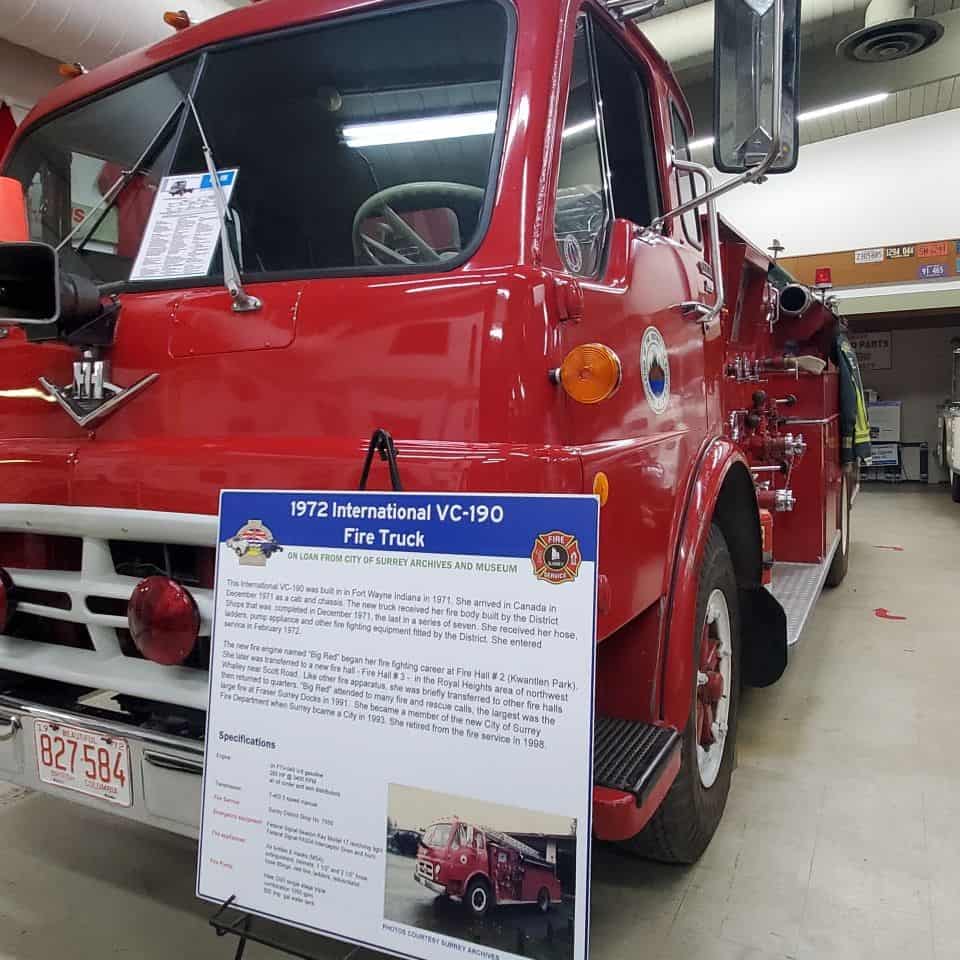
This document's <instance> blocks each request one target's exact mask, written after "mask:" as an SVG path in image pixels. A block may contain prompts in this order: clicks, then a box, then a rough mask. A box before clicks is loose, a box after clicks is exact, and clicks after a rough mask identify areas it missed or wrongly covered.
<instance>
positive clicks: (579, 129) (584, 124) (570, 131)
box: [562, 117, 597, 140]
mask: <svg viewBox="0 0 960 960" xmlns="http://www.w3.org/2000/svg"><path fill="white" fill-rule="evenodd" d="M596 125H597V120H596V117H590V119H589V120H581V121H580V122H579V123H573V124H571V125H570V126H569V127H564V128H563V136H562V139H564V140H566V139H567V137H575V136H576V135H577V134H578V133H583V132H584V131H585V130H593V129H594V128H595V127H596Z"/></svg>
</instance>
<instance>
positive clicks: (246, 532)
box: [224, 520, 283, 567]
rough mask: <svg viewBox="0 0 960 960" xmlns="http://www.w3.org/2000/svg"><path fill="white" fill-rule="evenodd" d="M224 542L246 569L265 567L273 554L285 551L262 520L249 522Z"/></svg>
mask: <svg viewBox="0 0 960 960" xmlns="http://www.w3.org/2000/svg"><path fill="white" fill-rule="evenodd" d="M224 542H225V543H226V545H227V546H228V547H229V548H230V549H231V550H232V551H233V552H234V553H235V554H236V555H237V556H238V557H239V558H240V565H241V566H244V567H264V566H266V564H267V560H269V559H270V557H271V555H272V554H274V553H276V552H277V551H278V550H282V549H283V547H281V546H280V544H279V543H277V541H276V540H275V539H274V536H273V533H271V531H270V528H269V527H267V526H265V525H264V523H263V521H262V520H248V521H247V522H246V523H245V524H244V525H243V526H242V527H241V528H240V529H239V530H238V531H237V532H236V533H235V534H234V535H233V536H232V537H230V539H229V540H226V541H224Z"/></svg>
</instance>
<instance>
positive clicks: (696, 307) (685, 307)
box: [670, 300, 715, 323]
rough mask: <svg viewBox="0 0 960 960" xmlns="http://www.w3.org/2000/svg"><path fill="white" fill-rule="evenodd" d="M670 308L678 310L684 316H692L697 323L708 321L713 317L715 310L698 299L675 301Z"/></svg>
mask: <svg viewBox="0 0 960 960" xmlns="http://www.w3.org/2000/svg"><path fill="white" fill-rule="evenodd" d="M670 309H671V310H679V311H680V313H682V314H683V316H684V317H692V318H693V319H694V320H696V321H697V323H704V322H707V323H708V322H709V321H710V320H712V319H713V316H714V310H715V308H714V307H711V306H710V305H709V304H707V303H701V302H700V301H699V300H684V301H682V302H681V303H675V304H674V305H673V306H672V307H671V308H670ZM708 318H709V319H708Z"/></svg>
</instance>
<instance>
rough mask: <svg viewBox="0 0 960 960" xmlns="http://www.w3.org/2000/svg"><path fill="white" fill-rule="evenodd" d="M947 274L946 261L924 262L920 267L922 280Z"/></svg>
mask: <svg viewBox="0 0 960 960" xmlns="http://www.w3.org/2000/svg"><path fill="white" fill-rule="evenodd" d="M946 275H947V265H946V264H945V263H924V264H923V265H922V266H921V267H920V279H921V280H937V279H939V278H940V277H945V276H946Z"/></svg>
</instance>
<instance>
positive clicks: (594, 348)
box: [551, 343, 623, 403]
mask: <svg viewBox="0 0 960 960" xmlns="http://www.w3.org/2000/svg"><path fill="white" fill-rule="evenodd" d="M551 378H552V379H553V380H554V382H556V383H559V384H560V386H561V387H563V389H564V390H565V391H566V392H567V394H568V395H569V396H570V397H571V398H572V399H574V400H576V401H577V403H599V402H600V401H601V400H606V399H607V397H612V396H613V395H614V394H615V393H616V392H617V390H618V389H619V388H620V381H621V380H622V379H623V367H622V366H621V364H620V358H619V357H618V356H617V355H616V354H615V353H614V352H613V351H612V350H611V349H610V348H609V347H605V346H604V345H603V344H602V343H584V344H581V345H580V346H579V347H574V348H573V349H572V350H571V351H570V352H569V353H568V354H567V355H566V357H564V359H563V363H562V364H561V365H560V367H559V368H558V369H556V370H554V371H552V372H551Z"/></svg>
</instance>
